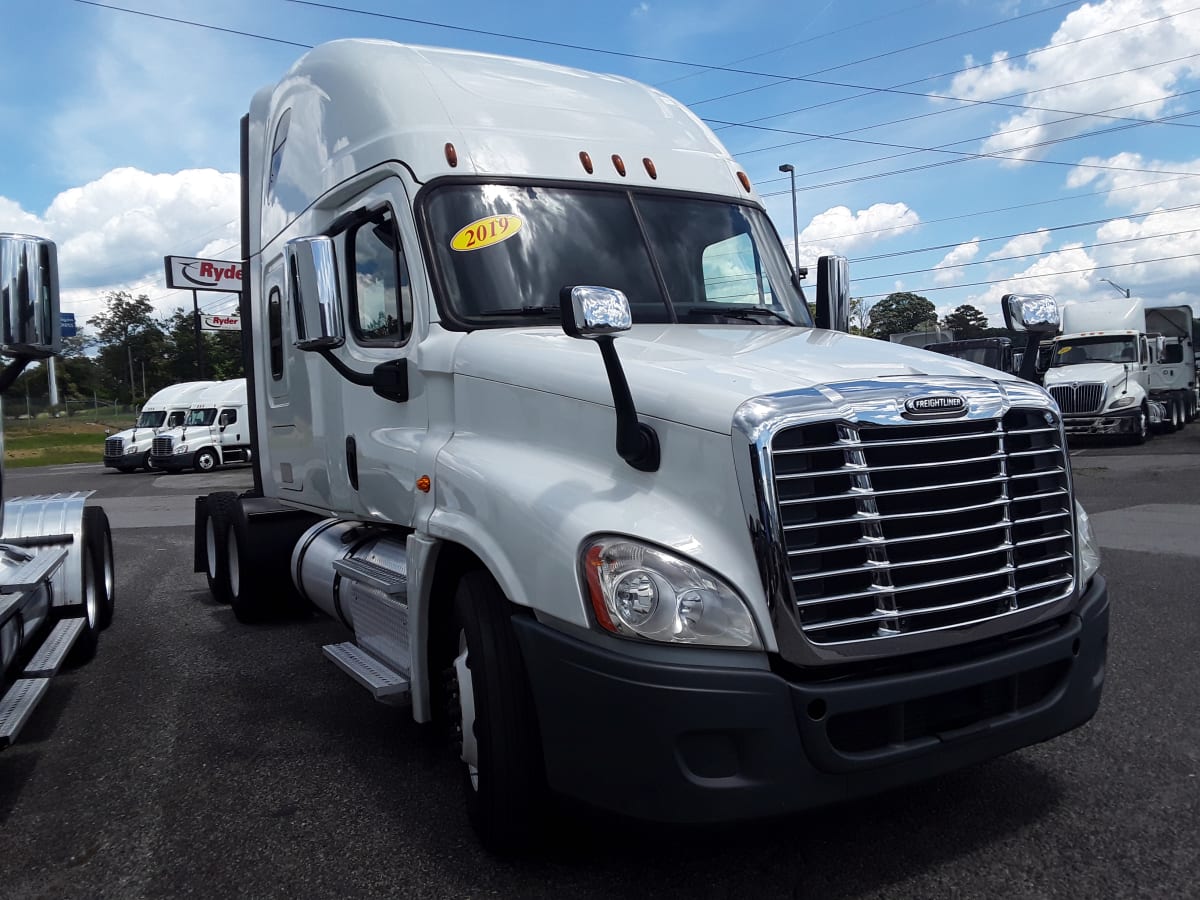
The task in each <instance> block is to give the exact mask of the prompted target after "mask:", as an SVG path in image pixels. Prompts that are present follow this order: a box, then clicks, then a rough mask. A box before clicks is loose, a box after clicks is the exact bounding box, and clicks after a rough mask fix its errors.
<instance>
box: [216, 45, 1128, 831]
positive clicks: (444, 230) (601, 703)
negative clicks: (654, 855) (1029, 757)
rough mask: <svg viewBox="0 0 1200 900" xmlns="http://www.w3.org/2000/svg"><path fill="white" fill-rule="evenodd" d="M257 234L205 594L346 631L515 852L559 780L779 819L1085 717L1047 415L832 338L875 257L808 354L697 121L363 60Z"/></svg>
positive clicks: (729, 178)
mask: <svg viewBox="0 0 1200 900" xmlns="http://www.w3.org/2000/svg"><path fill="white" fill-rule="evenodd" d="M242 212H243V215H242V241H243V255H244V257H245V265H244V269H243V271H244V273H245V274H244V289H243V293H242V304H243V306H242V321H243V323H244V328H245V330H244V331H243V342H244V343H243V346H244V349H245V351H246V362H247V372H249V373H251V375H250V388H251V389H250V393H249V402H250V408H251V412H252V415H251V421H252V424H253V434H252V439H253V447H254V457H253V459H254V463H253V471H254V487H253V489H252V490H250V491H248V492H247V493H245V494H243V495H241V496H238V495H235V494H233V493H229V492H219V493H215V494H211V495H209V496H208V497H207V498H200V499H199V500H198V502H197V507H196V559H195V563H196V567H197V568H196V570H197V571H198V572H199V571H203V572H205V574H206V575H207V577H208V579H209V583H210V585H211V586H212V589H213V591H214V593H215V594H216V595H217V596H218V597H220V598H222V599H226V600H228V601H230V603H231V604H232V607H233V613H234V614H235V616H236V617H237V618H238V619H240V620H243V621H247V622H252V621H261V620H263V619H267V618H270V617H272V616H274V615H279V614H287V613H288V612H289V611H291V610H292V609H300V610H307V609H310V608H311V607H312V606H315V607H316V608H317V609H319V610H321V611H322V612H324V613H326V614H328V615H329V616H332V617H333V618H334V619H336V620H337V621H339V622H341V623H343V624H344V626H345V628H346V629H347V636H346V639H345V640H344V641H342V642H339V643H334V644H330V645H329V646H327V647H325V651H324V653H325V656H326V657H328V658H329V659H330V660H331V661H333V662H334V663H335V664H336V665H337V666H339V667H340V668H341V669H343V670H344V671H345V672H346V673H348V674H349V675H350V676H351V677H353V678H354V679H356V680H357V681H358V682H359V683H361V684H362V685H363V686H364V687H365V688H366V689H367V690H368V691H369V692H370V693H371V695H372V696H374V697H375V698H376V699H378V700H380V701H382V702H385V703H395V704H403V705H406V706H408V707H409V708H410V710H411V714H412V716H413V717H414V718H415V719H416V720H417V721H419V722H431V721H433V722H438V721H440V722H441V723H442V724H443V725H444V727H445V728H446V729H447V731H448V733H449V734H450V735H451V738H452V740H453V742H454V747H455V755H456V756H457V757H458V758H459V759H461V763H462V773H463V784H464V790H465V793H466V797H467V810H468V813H469V817H470V819H471V821H472V823H473V825H474V826H475V828H476V830H477V832H478V834H479V836H480V838H481V839H482V840H483V842H484V843H485V844H486V845H487V846H489V847H493V848H497V849H501V850H506V849H513V848H515V847H519V846H521V845H523V844H524V843H525V842H526V841H529V840H531V839H532V838H533V837H534V836H535V835H536V831H537V827H538V823H539V821H540V818H539V810H540V809H541V806H540V804H541V802H542V800H543V797H544V793H545V792H546V791H547V790H550V791H555V792H558V793H561V794H565V795H568V796H571V797H574V798H576V799H578V800H581V801H584V802H586V803H589V804H593V805H595V806H598V807H602V808H605V809H610V810H616V811H619V812H622V813H626V814H631V815H634V816H640V817H644V818H648V819H654V820H662V821H673V822H712V821H727V820H732V819H739V818H747V817H757V816H766V815H775V814H780V813H786V812H789V811H794V810H799V809H805V808H811V807H815V806H820V805H823V804H828V803H833V802H837V801H841V800H844V799H846V798H849V797H854V796H859V795H863V794H867V793H871V792H876V791H880V790H883V789H885V788H887V787H889V786H892V785H899V784H903V783H908V782H912V781H914V780H917V779H922V778H927V777H930V776H933V775H936V774H938V773H941V772H946V771H948V770H951V769H955V768H958V767H960V766H964V765H968V764H970V763H973V762H977V761H980V760H984V759H988V758H991V757H994V756H997V755H999V754H1003V753H1006V752H1009V751H1012V750H1015V749H1017V748H1019V747H1024V746H1027V745H1029V744H1032V743H1036V742H1038V741H1042V740H1046V739H1048V738H1051V737H1053V736H1055V735H1058V734H1061V733H1062V732H1065V731H1067V730H1069V729H1072V728H1075V727H1077V726H1079V725H1081V724H1083V723H1084V722H1086V721H1087V720H1088V719H1089V718H1090V717H1091V716H1092V714H1093V713H1094V712H1095V710H1096V708H1097V705H1098V703H1099V700H1100V692H1101V686H1102V683H1103V676H1104V666H1105V652H1106V650H1105V648H1106V644H1107V633H1108V596H1107V589H1106V586H1105V582H1104V579H1103V577H1102V576H1101V575H1100V574H1099V573H1098V571H1097V569H1098V555H1097V552H1096V546H1095V542H1094V539H1093V537H1092V534H1091V530H1090V527H1089V525H1088V520H1087V518H1086V516H1085V515H1084V514H1083V512H1082V510H1081V509H1080V508H1079V507H1078V505H1077V504H1076V503H1075V501H1074V497H1073V493H1072V486H1071V476H1070V467H1069V465H1068V459H1067V455H1066V449H1065V442H1064V438H1063V431H1062V420H1061V418H1060V416H1059V414H1058V410H1057V408H1056V407H1055V406H1054V404H1053V403H1052V402H1051V400H1050V398H1049V397H1048V396H1047V395H1046V393H1045V392H1044V391H1043V390H1042V389H1041V388H1039V387H1037V386H1035V385H1031V384H1029V383H1027V382H1024V381H1021V380H1019V379H1016V378H1014V377H1012V376H1010V375H1007V374H1005V373H1001V372H996V371H994V370H989V369H984V368H982V367H977V366H974V365H971V364H969V363H965V362H961V361H959V360H956V359H952V358H949V357H943V356H939V355H936V354H932V353H926V352H924V351H923V350H919V349H911V348H906V347H901V346H897V345H894V344H888V343H881V342H879V341H874V340H869V339H864V338H857V337H853V336H850V335H849V334H846V333H842V332H843V331H844V329H845V328H846V325H847V309H848V283H847V280H846V273H845V261H844V260H839V259H835V258H824V259H822V260H821V261H820V264H819V265H818V272H817V317H818V320H819V322H820V323H821V324H822V325H823V326H824V327H814V324H813V322H812V320H811V318H810V315H809V312H808V309H807V306H806V304H805V300H804V295H803V293H802V291H801V290H800V286H799V282H798V280H796V279H795V278H794V277H793V272H792V270H791V266H790V263H789V261H788V259H787V256H786V254H785V252H784V250H783V248H782V245H781V243H780V240H779V237H778V235H777V234H776V232H775V230H774V228H773V227H772V225H771V222H770V220H769V219H768V218H767V215H766V212H765V211H764V209H763V205H762V202H761V199H760V197H759V196H758V194H757V193H756V192H755V191H754V188H753V186H752V184H751V183H750V180H749V179H748V178H747V176H746V175H745V173H744V172H743V171H742V170H741V168H740V167H739V166H738V164H737V163H736V162H735V161H734V160H733V159H732V158H731V157H730V156H729V154H728V153H727V152H726V150H725V149H724V148H723V147H722V146H721V144H720V143H719V142H718V141H717V139H716V137H715V136H714V135H713V134H712V132H711V131H710V130H709V129H708V128H707V127H706V126H705V125H704V124H703V123H701V122H700V121H699V119H697V118H696V117H695V116H694V115H693V114H692V113H691V112H690V111H688V110H687V109H686V108H685V107H683V106H682V105H681V104H679V103H678V102H676V101H674V100H672V99H671V98H669V97H667V96H666V95H664V94H662V93H660V92H658V91H656V90H653V89H651V88H648V87H645V86H643V85H640V84H637V83H635V82H632V81H629V80H626V79H624V78H617V77H613V76H608V75H597V74H592V73H588V72H583V71H578V70H574V69H566V68H560V67H557V66H552V65H547V64H543V63H538V62H532V61H526V60H518V59H510V58H503V57H496V56H490V55H484V54H478V53H467V52H457V51H451V50H440V49H433V48H422V47H413V46H404V45H398V44H392V43H387V42H380V41H338V42H334V43H331V44H327V45H323V46H321V47H319V48H317V49H315V50H313V51H312V52H310V53H308V54H307V55H305V56H304V57H303V58H302V59H300V60H299V61H298V62H297V63H296V64H295V66H294V67H293V68H292V69H291V71H289V72H288V73H287V74H286V75H285V76H284V78H283V79H282V80H281V81H280V82H279V84H278V85H276V86H272V87H267V88H265V89H263V90H262V91H260V92H259V93H258V94H256V95H255V97H254V99H253V101H252V103H251V105H250V111H249V114H248V115H247V116H246V117H245V118H244V119H243V123H242ZM1027 306H1028V309H1027V308H1026V305H1022V303H1019V302H1018V303H1016V305H1015V306H1014V309H1015V310H1016V311H1017V313H1018V314H1019V318H1021V322H1022V323H1023V325H1022V327H1027V328H1029V329H1033V330H1037V331H1044V330H1046V329H1051V330H1053V328H1054V327H1055V325H1056V320H1055V319H1053V317H1049V318H1047V317H1045V316H1041V317H1039V315H1038V311H1039V310H1040V309H1041V307H1040V306H1039V305H1038V304H1037V303H1036V302H1033V303H1030V304H1027ZM1026 313H1027V314H1028V315H1026ZM618 348H620V349H619V350H618ZM614 445H615V446H614ZM285 585H287V586H288V587H289V588H290V587H293V586H294V590H285V587H284V586H285Z"/></svg>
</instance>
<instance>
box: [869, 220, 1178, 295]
mask: <svg viewBox="0 0 1200 900" xmlns="http://www.w3.org/2000/svg"><path fill="white" fill-rule="evenodd" d="M1197 232H1200V228H1186V229H1184V230H1183V231H1168V232H1166V233H1164V234H1145V235H1141V236H1139V237H1131V238H1121V239H1120V240H1116V241H1100V242H1098V243H1095V244H1080V245H1079V246H1078V247H1059V248H1056V249H1054V250H1037V251H1034V252H1033V253H1020V254H1017V255H1016V256H998V257H989V258H988V259H979V260H973V261H971V262H965V263H951V264H950V265H948V266H943V265H937V266H934V267H933V268H932V269H910V270H909V271H907V272H889V273H888V274H886V275H858V276H855V278H854V281H855V282H856V283H857V282H860V281H876V280H878V279H881V278H899V277H900V276H902V275H924V274H925V273H926V272H949V271H951V270H953V269H968V268H970V267H971V266H987V265H992V264H993V263H999V262H1012V261H1013V260H1014V259H1029V258H1031V257H1041V256H1050V255H1052V254H1055V253H1065V252H1067V251H1068V250H1094V249H1095V248H1097V247H1112V246H1115V245H1117V244H1131V243H1134V242H1135V241H1149V240H1154V239H1156V238H1168V237H1178V236H1179V235H1181V234H1196V233H1197ZM1034 233H1036V232H1034ZM967 243H975V241H968V242H967ZM980 243H982V241H980ZM959 246H961V245H959Z"/></svg>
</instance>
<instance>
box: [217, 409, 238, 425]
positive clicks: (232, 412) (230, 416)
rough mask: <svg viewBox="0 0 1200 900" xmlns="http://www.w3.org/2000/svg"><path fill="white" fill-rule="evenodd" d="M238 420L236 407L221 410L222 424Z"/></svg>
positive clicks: (229, 423)
mask: <svg viewBox="0 0 1200 900" xmlns="http://www.w3.org/2000/svg"><path fill="white" fill-rule="evenodd" d="M236 421H237V410H236V409H223V410H221V419H220V424H222V425H232V424H233V423H234V422H236Z"/></svg>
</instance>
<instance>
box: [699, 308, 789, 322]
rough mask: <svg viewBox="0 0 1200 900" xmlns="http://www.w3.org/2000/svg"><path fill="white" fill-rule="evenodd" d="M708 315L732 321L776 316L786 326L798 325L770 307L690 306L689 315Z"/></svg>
mask: <svg viewBox="0 0 1200 900" xmlns="http://www.w3.org/2000/svg"><path fill="white" fill-rule="evenodd" d="M704 313H707V314H708V315H713V316H727V317H729V318H730V319H750V318H751V317H753V316H763V315H766V316H774V317H775V318H776V319H778V320H779V321H780V322H783V323H784V324H785V325H795V324H796V323H795V322H793V321H792V320H791V319H789V318H788V317H787V316H785V315H783V314H782V313H778V312H776V311H775V310H773V309H771V307H769V306H746V305H743V304H739V305H737V306H733V305H729V304H725V303H706V304H704V305H703V306H689V307H688V315H698V314H704Z"/></svg>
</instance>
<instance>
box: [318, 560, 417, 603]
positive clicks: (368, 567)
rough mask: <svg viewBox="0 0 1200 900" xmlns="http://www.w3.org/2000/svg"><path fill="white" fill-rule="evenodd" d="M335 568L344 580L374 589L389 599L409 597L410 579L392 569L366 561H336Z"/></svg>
mask: <svg viewBox="0 0 1200 900" xmlns="http://www.w3.org/2000/svg"><path fill="white" fill-rule="evenodd" d="M333 568H334V571H335V572H337V573H338V574H340V575H341V576H342V577H343V578H349V579H350V580H351V581H357V582H358V583H359V584H364V585H366V586H367V587H373V588H375V590H377V591H382V592H383V593H385V594H387V595H388V596H389V597H407V596H408V578H406V577H405V576H404V575H402V574H400V573H399V572H396V571H393V570H392V569H388V568H385V567H383V566H379V565H376V564H375V563H373V562H367V561H366V560H365V559H336V560H334V562H333Z"/></svg>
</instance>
